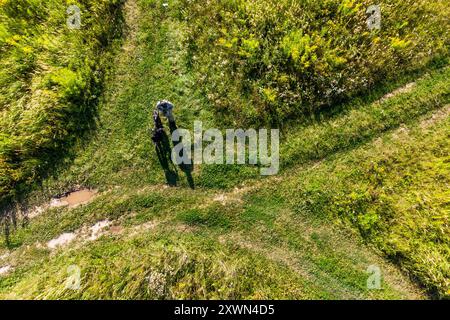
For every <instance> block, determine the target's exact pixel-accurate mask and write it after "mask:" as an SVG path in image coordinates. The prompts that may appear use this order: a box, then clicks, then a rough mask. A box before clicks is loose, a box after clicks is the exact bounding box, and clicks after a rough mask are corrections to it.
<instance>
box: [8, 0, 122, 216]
mask: <svg viewBox="0 0 450 320" xmlns="http://www.w3.org/2000/svg"><path fill="white" fill-rule="evenodd" d="M74 3H75V2H73V1H56V0H51V1H45V2H42V1H37V0H17V1H16V0H11V1H10V0H3V1H1V2H0V17H1V21H2V22H1V25H0V59H1V63H2V67H1V70H0V112H1V118H0V121H1V122H0V127H1V132H0V205H1V206H2V207H4V206H5V204H7V203H10V202H12V201H14V200H18V199H19V198H20V195H21V193H22V192H23V191H24V190H25V189H27V188H28V187H29V185H31V184H33V183H35V182H36V181H39V179H40V178H41V177H42V175H43V174H44V173H45V172H46V170H48V169H49V168H50V167H51V166H54V165H55V159H57V158H58V155H59V154H61V151H62V149H67V147H68V146H70V145H72V144H73V142H74V141H75V140H76V139H77V138H78V137H79V136H80V134H81V133H83V132H85V131H86V130H88V129H89V128H90V127H91V126H92V124H93V117H94V115H95V113H96V104H97V101H98V98H99V96H100V95H101V83H102V79H103V77H104V71H105V69H106V66H107V65H108V63H107V61H108V56H109V55H108V52H107V48H108V46H109V45H110V43H111V40H112V39H113V38H115V37H117V36H118V35H119V34H120V28H119V25H120V20H121V18H120V17H121V15H120V3H121V1H119V0H98V1H77V2H76V4H77V6H79V8H80V10H81V12H82V17H81V28H80V29H70V28H69V27H68V24H67V20H68V18H69V16H68V15H67V13H66V11H67V8H68V7H69V5H71V4H74Z"/></svg>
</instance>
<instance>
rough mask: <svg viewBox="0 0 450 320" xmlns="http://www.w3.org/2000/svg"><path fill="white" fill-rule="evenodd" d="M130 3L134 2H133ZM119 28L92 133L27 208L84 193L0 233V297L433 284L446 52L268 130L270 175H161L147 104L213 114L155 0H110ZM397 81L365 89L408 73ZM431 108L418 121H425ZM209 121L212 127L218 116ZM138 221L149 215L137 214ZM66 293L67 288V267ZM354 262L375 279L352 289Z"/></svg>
mask: <svg viewBox="0 0 450 320" xmlns="http://www.w3.org/2000/svg"><path fill="white" fill-rule="evenodd" d="M135 4H137V6H135ZM124 10H125V13H126V24H127V26H128V29H127V30H125V34H126V35H127V36H126V38H125V39H124V45H123V48H122V50H121V51H120V52H119V53H118V54H117V56H116V58H115V60H114V62H113V64H114V66H115V68H114V70H113V71H111V74H109V76H108V78H107V81H106V83H105V93H104V95H103V96H102V97H101V100H100V104H99V108H98V119H97V120H96V121H97V129H96V131H95V133H94V134H93V135H92V136H88V137H86V138H85V140H84V141H81V142H79V143H78V144H77V145H76V146H75V147H74V148H73V149H71V153H70V154H69V155H68V157H67V158H66V159H65V162H64V163H63V165H61V166H60V167H59V168H58V169H57V170H55V171H54V172H52V176H51V177H49V178H47V179H45V180H44V181H43V185H42V189H38V190H36V191H35V192H34V193H33V194H32V195H31V197H30V198H29V205H30V206H31V205H33V204H40V203H42V202H46V201H48V199H49V197H50V196H52V195H55V194H60V193H63V192H65V191H67V190H70V189H72V188H73V187H74V186H77V185H80V186H86V187H94V188H97V189H99V191H100V193H99V195H98V196H97V197H96V198H95V199H94V200H93V201H92V202H90V203H89V204H86V205H83V206H80V207H76V208H71V209H70V208H52V209H48V210H46V211H44V212H43V213H42V214H41V215H39V216H38V217H36V218H34V219H32V220H31V221H29V223H28V224H26V225H25V226H23V227H22V226H21V227H19V228H17V230H16V231H15V232H13V233H12V234H11V236H10V243H9V244H7V243H6V242H5V241H4V240H2V241H0V256H1V255H2V254H3V253H5V252H7V251H8V250H9V251H10V252H11V253H10V255H9V256H8V257H6V258H5V259H3V260H0V266H3V265H11V266H12V267H13V271H12V272H11V273H10V274H8V275H7V276H1V277H0V298H40V299H42V298H47V299H56V298H64V299H71V298H93V299H100V298H102V299H113V298H119V299H132V298H137V299H182V298H185V299H215V298H224V299H281V298H284V299H287V298H293V299H411V298H429V297H438V298H445V297H447V296H448V294H449V283H448V279H449V269H448V260H449V251H448V248H449V247H450V244H449V233H448V231H449V230H450V228H449V226H448V208H449V206H448V200H447V199H448V198H449V194H448V183H449V181H448V177H449V176H450V173H449V166H448V161H449V158H448V155H449V153H448V152H449V144H448V141H450V140H449V136H448V131H449V130H448V129H449V127H450V123H449V120H448V119H449V111H448V104H449V89H448V88H449V87H450V86H449V84H450V83H449V79H450V77H449V72H450V69H449V68H448V67H447V62H446V60H445V59H444V60H441V62H440V64H439V65H435V66H426V67H424V68H423V69H421V70H419V71H416V72H413V73H410V74H407V75H403V76H401V77H398V78H397V79H396V80H395V81H389V82H386V83H384V84H382V85H380V86H379V87H377V89H376V90H374V91H372V92H371V93H370V94H368V95H365V96H364V97H362V96H361V97H356V98H354V99H352V100H350V101H347V102H346V103H344V104H341V105H335V107H334V109H333V110H322V111H320V112H317V113H315V114H314V117H311V119H304V120H302V121H299V122H296V121H291V122H289V123H286V125H285V126H284V128H283V134H282V144H281V148H280V151H281V154H280V158H281V161H282V168H281V172H280V174H279V175H278V176H274V177H268V178H261V177H260V176H259V170H258V168H257V167H252V166H217V165H215V166H205V165H202V166H196V167H195V168H194V171H193V178H194V182H195V185H196V188H195V189H191V188H189V184H188V181H187V179H186V176H185V175H184V172H183V171H181V170H180V169H178V181H177V187H167V186H166V183H167V181H166V176H165V174H164V171H163V170H162V168H161V167H160V165H159V163H158V160H157V157H156V154H155V151H154V149H153V146H152V144H151V141H150V136H149V131H148V130H149V129H150V127H151V111H152V109H153V107H154V105H153V104H154V102H155V101H157V100H159V99H161V98H167V99H169V100H171V101H172V102H174V103H175V106H176V117H177V122H178V125H179V127H186V128H191V127H192V124H193V121H194V120H203V121H204V127H207V126H213V125H220V120H215V119H214V113H213V112H212V110H213V107H212V106H211V105H210V104H209V102H208V101H207V100H206V99H205V98H204V96H203V94H202V92H201V90H200V89H201V88H199V87H198V86H197V83H196V80H195V76H194V75H193V73H192V70H190V69H189V68H187V67H186V61H185V59H186V54H187V53H186V52H185V47H183V46H182V43H183V39H185V37H186V28H187V25H186V24H184V23H180V21H179V16H178V15H177V7H174V8H172V7H169V9H164V8H163V7H162V6H161V3H160V1H149V0H140V1H137V2H135V1H128V2H127V3H126V4H125V8H124ZM411 81H415V86H413V87H411V88H410V90H406V91H403V92H399V93H397V94H396V95H394V96H392V97H390V98H386V99H382V100H380V99H381V98H382V97H383V95H384V94H386V93H388V92H390V91H392V90H393V89H395V88H398V87H402V86H403V85H405V84H406V83H408V82H411ZM430 119H431V120H430ZM219 128H221V129H224V128H222V127H220V126H219ZM105 219H108V220H109V221H112V222H113V225H114V226H115V227H116V228H118V229H119V230H120V232H117V233H115V232H112V231H111V232H108V233H106V234H105V235H104V236H102V237H100V238H99V239H98V240H96V241H92V242H90V241H81V240H77V241H75V242H74V243H71V244H70V245H68V246H67V247H66V248H64V249H59V250H56V251H54V252H51V251H50V250H49V249H47V248H46V246H45V244H46V243H47V242H48V241H50V240H51V239H54V238H57V237H58V236H59V235H61V234H62V233H65V232H74V231H77V230H83V229H84V228H87V227H89V226H92V225H94V224H95V223H96V222H98V221H101V220H105ZM149 223H150V224H149ZM70 265H77V266H79V267H80V268H81V274H82V281H81V285H82V287H81V290H76V291H74V290H67V289H65V288H64V283H65V281H66V279H67V268H68V267H69V266H70ZM370 266H378V267H379V268H380V269H381V271H382V288H381V289H380V290H370V289H368V288H367V279H368V277H369V274H368V273H367V270H368V268H369V267H370Z"/></svg>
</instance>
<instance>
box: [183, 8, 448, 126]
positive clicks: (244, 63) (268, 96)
mask: <svg viewBox="0 0 450 320" xmlns="http://www.w3.org/2000/svg"><path fill="white" fill-rule="evenodd" d="M377 3H378V4H380V6H381V12H382V14H381V29H379V30H377V29H373V30H369V28H368V26H367V19H368V15H367V14H366V10H367V9H368V8H369V6H370V5H372V4H373V1H369V0H363V1H361V0H345V1H338V0H320V1H312V0H302V1H293V0H257V1H256V0H236V1H229V0H221V1H216V0H206V1H204V0H202V1H191V0H182V1H181V5H180V18H181V19H183V20H185V21H187V23H188V25H189V28H188V30H189V31H188V32H189V37H188V40H187V46H189V50H190V55H189V59H190V62H189V63H190V65H191V66H192V67H193V68H194V70H196V71H197V72H198V78H199V81H200V83H201V84H202V85H203V87H204V89H205V94H206V95H207V97H208V98H209V100H210V101H211V102H212V104H213V105H214V106H215V108H216V111H217V112H218V113H219V114H221V115H222V116H224V117H225V119H226V120H228V122H229V123H251V124H256V125H262V124H268V123H269V124H282V123H283V122H284V121H285V120H286V119H296V118H299V117H300V116H302V115H304V114H308V113H310V112H311V111H315V110H317V109H318V108H320V107H322V106H324V105H331V104H333V103H335V102H337V101H340V100H342V99H346V98H348V97H351V96H354V95H355V94H358V93H362V92H366V91H367V90H369V89H371V88H372V87H373V86H374V85H375V84H377V83H378V82H379V81H380V80H384V79H392V78H396V77H397V76H398V75H399V73H403V72H404V71H406V70H411V69H416V68H418V67H420V66H423V65H424V64H426V63H427V62H429V61H430V59H433V58H436V57H442V56H444V55H447V53H448V45H449V41H448V39H449V34H448V30H449V23H448V15H449V13H450V12H449V7H448V3H447V2H446V1H444V0H438V1H427V0H419V1H417V0H394V1H392V0H390V1H377ZM236 114H239V117H236V116H235V115H236Z"/></svg>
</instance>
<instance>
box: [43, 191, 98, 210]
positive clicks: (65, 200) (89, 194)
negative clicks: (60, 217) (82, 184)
mask: <svg viewBox="0 0 450 320" xmlns="http://www.w3.org/2000/svg"><path fill="white" fill-rule="evenodd" d="M96 193H97V191H96V190H90V189H83V190H78V191H74V192H71V193H69V194H67V195H66V196H64V197H61V198H57V199H53V200H52V203H51V206H52V207H60V206H69V207H75V206H77V205H80V204H84V203H87V202H89V201H90V200H92V198H94V196H95V194H96Z"/></svg>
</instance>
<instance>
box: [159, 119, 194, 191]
mask: <svg viewBox="0 0 450 320" xmlns="http://www.w3.org/2000/svg"><path fill="white" fill-rule="evenodd" d="M177 129H178V127H177V125H176V123H175V122H169V130H170V134H171V135H172V133H173V132H174V131H175V130H177ZM181 142H182V141H181V140H180V143H181ZM155 149H156V154H157V156H158V160H159V163H160V165H161V167H162V168H163V170H164V174H165V177H166V181H167V184H168V185H169V186H177V184H178V181H179V175H178V170H177V166H176V165H175V164H174V163H173V162H172V146H171V143H170V139H169V137H168V136H167V134H166V132H165V131H161V139H160V140H159V141H158V142H157V143H155ZM181 156H183V155H182V154H181ZM189 160H190V161H189V163H190V164H184V163H182V164H180V165H178V168H179V169H180V170H181V171H182V172H183V173H184V175H185V176H186V180H187V183H188V185H189V187H190V188H191V189H195V183H194V178H193V177H192V171H193V170H194V166H193V165H192V159H189Z"/></svg>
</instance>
